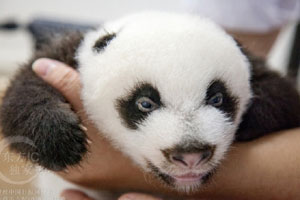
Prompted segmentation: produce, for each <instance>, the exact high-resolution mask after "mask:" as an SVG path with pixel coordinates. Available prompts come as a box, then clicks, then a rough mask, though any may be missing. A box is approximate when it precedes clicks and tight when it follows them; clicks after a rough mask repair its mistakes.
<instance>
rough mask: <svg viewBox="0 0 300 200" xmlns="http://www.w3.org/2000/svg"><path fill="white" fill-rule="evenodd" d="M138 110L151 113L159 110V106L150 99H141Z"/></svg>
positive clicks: (138, 102)
mask: <svg viewBox="0 0 300 200" xmlns="http://www.w3.org/2000/svg"><path fill="white" fill-rule="evenodd" d="M136 104H137V106H138V109H139V110H140V111H142V112H151V111H153V110H155V109H157V108H158V105H157V104H156V103H154V102H153V101H152V100H151V99H150V98H148V97H141V98H139V99H138V100H137V101H136Z"/></svg>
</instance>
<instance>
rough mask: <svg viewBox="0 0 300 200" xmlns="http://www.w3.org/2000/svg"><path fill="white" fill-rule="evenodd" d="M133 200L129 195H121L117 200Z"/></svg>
mask: <svg viewBox="0 0 300 200" xmlns="http://www.w3.org/2000/svg"><path fill="white" fill-rule="evenodd" d="M134 199H135V198H134V197H132V196H131V195H123V196H121V197H120V198H119V199H118V200H134Z"/></svg>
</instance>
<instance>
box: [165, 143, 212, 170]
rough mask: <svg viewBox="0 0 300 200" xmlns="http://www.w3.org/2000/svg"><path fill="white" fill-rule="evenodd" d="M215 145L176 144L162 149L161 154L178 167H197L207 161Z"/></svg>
mask: <svg viewBox="0 0 300 200" xmlns="http://www.w3.org/2000/svg"><path fill="white" fill-rule="evenodd" d="M214 151H215V146H213V145H200V146H186V145H184V146H182V147H181V146H176V147H175V148H173V149H166V150H163V151H162V152H163V155H164V156H165V157H166V159H167V160H168V161H169V162H171V163H172V164H174V165H176V166H178V167H180V168H188V169H195V168H196V169H197V168H200V167H201V166H202V165H203V164H205V163H207V162H208V161H209V160H210V159H211V158H212V157H213V155H214Z"/></svg>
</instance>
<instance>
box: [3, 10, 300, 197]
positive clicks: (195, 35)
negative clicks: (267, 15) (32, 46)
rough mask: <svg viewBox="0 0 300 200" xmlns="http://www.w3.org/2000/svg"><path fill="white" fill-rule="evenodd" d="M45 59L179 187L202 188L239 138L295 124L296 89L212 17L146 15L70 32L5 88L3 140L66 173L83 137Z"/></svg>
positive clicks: (111, 133)
mask: <svg viewBox="0 0 300 200" xmlns="http://www.w3.org/2000/svg"><path fill="white" fill-rule="evenodd" d="M40 57H48V58H52V59H57V60H60V61H61V62H64V63H67V64H68V65H70V66H73V67H74V68H75V69H77V70H78V71H79V73H80V76H81V81H82V85H83V88H82V93H81V97H82V100H83V104H84V109H85V111H86V113H87V114H88V116H89V118H90V119H91V120H92V121H93V122H94V124H95V125H96V126H97V128H98V129H99V130H101V133H103V135H104V136H105V137H106V138H108V139H109V140H110V141H111V142H112V144H113V145H114V146H115V148H117V149H119V150H120V151H121V152H123V153H124V154H125V155H126V156H128V157H129V158H130V159H131V160H132V161H133V162H134V163H135V164H136V165H138V166H139V167H141V168H142V169H143V170H144V171H146V172H149V173H151V174H153V175H154V176H155V177H157V178H158V179H159V180H161V181H162V183H164V184H165V185H167V186H169V187H171V188H174V189H176V190H179V191H190V190H194V189H197V188H200V187H201V185H203V184H204V183H205V182H206V181H207V180H209V178H210V177H211V176H212V174H213V173H214V171H215V169H216V168H217V166H218V165H219V164H220V162H221V161H222V159H223V158H224V156H225V155H226V152H227V151H228V149H229V147H230V145H231V144H232V142H233V141H234V140H238V141H244V140H251V139H254V138H257V137H259V136H262V135H265V134H267V133H270V132H274V131H279V130H282V129H287V128H293V127H299V125H300V98H299V95H298V93H297V91H296V89H295V88H294V87H293V85H292V84H291V83H290V82H289V81H288V80H287V79H285V78H283V77H281V76H280V75H278V74H277V73H275V72H273V71H270V70H269V69H267V68H266V67H265V64H264V62H263V61H261V60H259V59H256V58H254V57H252V56H250V55H248V54H247V53H246V51H244V50H243V49H241V47H240V46H239V45H238V44H237V42H236V41H235V40H234V39H233V38H232V37H231V36H229V35H228V34H226V33H225V32H224V31H223V30H222V29H221V28H220V27H218V26H217V25H216V24H214V23H213V22H211V21H210V20H208V19H204V18H200V17H198V16H192V15H184V14H172V13H171V14H170V13H156V12H154V13H141V14H135V15H131V16H128V17H125V18H122V19H120V20H117V21H115V22H110V23H107V24H105V25H104V26H103V27H101V28H99V29H98V30H91V31H90V32H88V33H85V34H82V33H69V34H68V35H66V36H64V37H62V39H60V40H58V39H56V40H54V41H52V42H51V43H50V44H48V45H46V46H44V47H43V48H42V49H41V50H39V51H38V52H36V55H35V56H34V58H33V59H32V60H31V61H30V62H28V63H27V64H26V65H24V66H23V67H22V68H21V70H20V71H19V72H18V73H17V75H16V76H15V78H14V79H13V80H12V82H11V85H10V87H9V88H8V89H7V92H6V95H5V97H4V99H3V105H2V108H1V125H2V128H3V134H4V135H5V136H6V137H7V138H8V139H9V138H11V137H13V136H23V137H26V138H29V139H30V140H32V141H33V143H34V145H35V146H34V147H32V146H29V145H26V144H21V143H18V144H14V143H12V144H11V148H12V149H13V150H15V151H16V152H19V153H24V152H25V153H36V155H39V159H37V161H36V162H37V164H39V165H40V166H42V167H44V168H46V169H49V170H52V171H60V170H64V169H65V168H66V167H68V166H74V165H77V164H79V163H80V161H81V160H82V158H83V157H84V155H85V153H86V152H87V149H88V143H87V136H86V134H85V132H84V131H83V130H82V129H81V126H80V123H81V122H80V120H79V119H78V117H77V115H76V113H74V111H73V110H72V109H71V108H70V107H69V106H67V104H68V102H67V101H66V99H65V98H64V97H63V96H62V95H61V94H60V93H59V92H58V91H57V90H55V89H54V88H52V87H51V86H49V85H47V84H46V83H45V82H43V81H42V80H41V79H40V78H39V77H37V76H36V75H35V74H34V73H33V71H32V69H31V65H32V62H33V61H34V60H36V59H37V58H40Z"/></svg>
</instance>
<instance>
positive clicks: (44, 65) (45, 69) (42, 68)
mask: <svg viewBox="0 0 300 200" xmlns="http://www.w3.org/2000/svg"><path fill="white" fill-rule="evenodd" d="M56 66H57V62H56V61H54V60H51V59H48V58H40V59H37V60H36V61H35V62H34V63H33V64H32V69H33V71H34V72H35V73H37V74H38V75H40V76H46V75H47V74H48V73H49V72H50V70H52V69H53V68H55V67H56Z"/></svg>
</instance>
